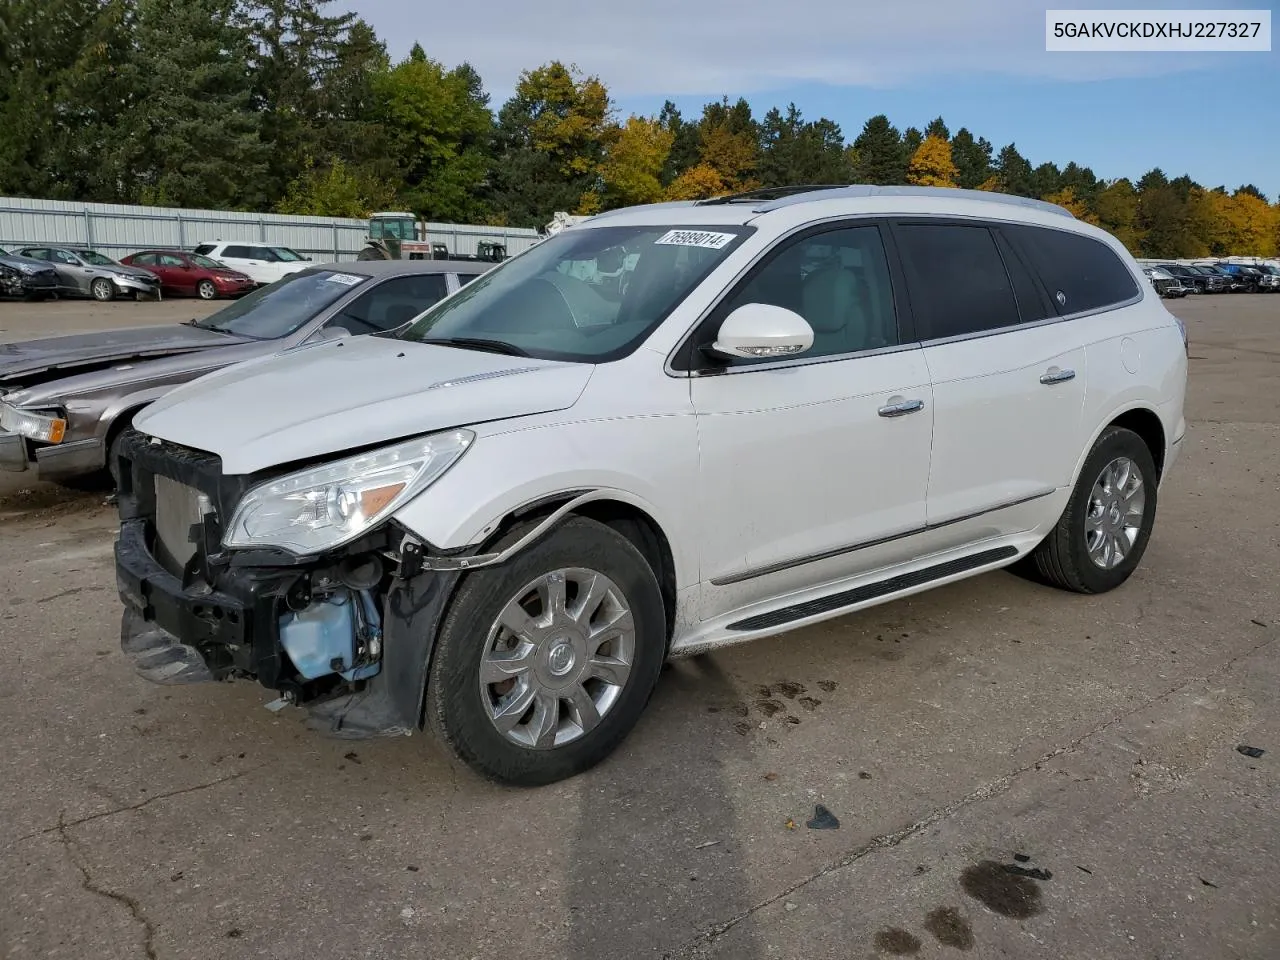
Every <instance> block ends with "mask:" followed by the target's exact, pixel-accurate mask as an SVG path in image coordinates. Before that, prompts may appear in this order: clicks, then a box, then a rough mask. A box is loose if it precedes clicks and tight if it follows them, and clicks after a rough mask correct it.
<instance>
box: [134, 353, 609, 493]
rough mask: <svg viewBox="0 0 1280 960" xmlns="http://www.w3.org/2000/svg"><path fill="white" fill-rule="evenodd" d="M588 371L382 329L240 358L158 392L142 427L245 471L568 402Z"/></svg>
mask: <svg viewBox="0 0 1280 960" xmlns="http://www.w3.org/2000/svg"><path fill="white" fill-rule="evenodd" d="M594 369H595V368H594V367H593V366H591V365H589V364H582V363H559V362H555V361H551V360H535V359H531V358H528V357H509V356H504V355H500V354H494V353H485V352H481V351H478V350H465V349H459V348H456V347H443V346H430V345H427V344H422V343H409V342H406V341H403V340H390V339H386V338H383V337H370V336H365V337H352V338H348V339H344V340H336V341H327V342H324V343H319V344H316V345H314V346H306V347H301V348H298V349H294V350H289V351H286V352H283V353H279V354H274V355H272V356H270V357H266V358H263V359H261V360H250V361H248V362H246V363H238V364H235V365H233V366H230V367H227V368H225V369H223V370H220V371H218V372H216V373H212V374H209V375H208V376H204V377H201V378H200V379H198V380H193V381H191V382H190V383H188V384H186V385H184V386H181V387H178V388H176V389H175V390H172V391H170V392H169V393H167V394H165V395H164V396H163V397H161V398H160V399H159V400H157V401H155V402H154V403H153V404H151V405H150V406H148V407H146V408H145V409H144V410H143V411H142V413H140V414H139V415H138V417H137V418H136V419H135V420H134V425H135V426H136V427H137V428H138V429H139V430H141V431H142V432H144V433H147V434H150V435H151V436H156V437H160V438H162V439H164V440H168V441H170V442H172V443H178V444H182V445H183V446H187V447H193V448H195V449H198V450H205V451H208V452H210V453H215V454H217V455H218V456H219V457H221V458H222V469H223V470H224V471H225V472H226V473H229V474H244V473H253V472H255V471H257V470H261V469H263V468H265V467H270V466H275V465H276V464H282V463H291V462H293V461H297V460H307V459H311V458H315V457H325V456H326V455H330V454H340V453H342V452H343V451H345V450H350V449H352V448H353V447H362V446H365V445H368V444H374V443H381V442H383V441H387V442H390V441H393V440H397V439H400V438H402V437H410V436H414V435H417V434H421V433H429V432H431V431H434V430H446V429H448V428H450V427H461V426H466V425H468V424H474V423H483V422H486V421H490V420H502V419H505V418H508V417H519V416H530V415H533V414H537V413H550V412H552V411H555V410H564V409H566V408H567V407H571V406H573V404H574V403H575V402H576V401H577V399H578V397H579V396H580V395H581V394H582V390H583V388H584V387H585V386H586V385H587V381H588V380H589V379H590V378H591V373H592V371H593V370H594Z"/></svg>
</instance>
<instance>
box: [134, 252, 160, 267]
mask: <svg viewBox="0 0 1280 960" xmlns="http://www.w3.org/2000/svg"><path fill="white" fill-rule="evenodd" d="M155 262H156V255H155V254H154V253H140V254H138V255H137V256H135V257H134V258H133V264H134V266H137V267H150V266H154V265H155Z"/></svg>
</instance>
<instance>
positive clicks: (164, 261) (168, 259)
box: [160, 253, 187, 267]
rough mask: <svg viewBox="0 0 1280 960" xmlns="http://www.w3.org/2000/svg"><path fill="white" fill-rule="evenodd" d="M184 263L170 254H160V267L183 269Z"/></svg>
mask: <svg viewBox="0 0 1280 960" xmlns="http://www.w3.org/2000/svg"><path fill="white" fill-rule="evenodd" d="M186 265H187V263H186V261H185V260H183V259H182V258H181V257H175V256H174V255H173V254H171V253H162V254H160V266H162V267H185V266H186Z"/></svg>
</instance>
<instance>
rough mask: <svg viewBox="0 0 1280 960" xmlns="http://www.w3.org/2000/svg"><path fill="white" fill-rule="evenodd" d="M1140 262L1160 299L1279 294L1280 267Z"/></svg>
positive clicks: (1273, 265) (1209, 262)
mask: <svg viewBox="0 0 1280 960" xmlns="http://www.w3.org/2000/svg"><path fill="white" fill-rule="evenodd" d="M1140 262H1141V263H1142V271H1143V273H1145V274H1146V275H1147V278H1148V279H1149V280H1150V281H1151V282H1152V285H1153V286H1155V288H1156V290H1157V291H1158V292H1159V293H1160V295H1161V296H1162V297H1184V296H1186V295H1187V294H1189V293H1197V294H1200V293H1280V266H1276V265H1275V264H1272V263H1265V262H1261V261H1260V262H1258V263H1252V264H1247V263H1234V262H1231V261H1226V260H1217V261H1209V260H1205V261H1200V262H1196V263H1178V262H1175V261H1160V260H1144V261H1140Z"/></svg>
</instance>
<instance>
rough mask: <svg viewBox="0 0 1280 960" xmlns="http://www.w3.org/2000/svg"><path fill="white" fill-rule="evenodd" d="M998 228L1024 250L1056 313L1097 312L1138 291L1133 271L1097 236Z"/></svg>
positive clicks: (1127, 298) (1137, 294)
mask: <svg viewBox="0 0 1280 960" xmlns="http://www.w3.org/2000/svg"><path fill="white" fill-rule="evenodd" d="M1001 229H1002V230H1004V231H1005V232H1006V234H1007V235H1008V236H1009V238H1010V239H1011V240H1012V241H1013V242H1014V243H1015V244H1017V245H1018V247H1019V248H1020V249H1021V250H1022V251H1023V252H1024V253H1025V254H1026V256H1027V260H1028V261H1029V262H1030V264H1031V267H1032V269H1034V270H1035V271H1036V272H1037V273H1038V274H1039V275H1040V278H1041V280H1043V281H1044V285H1045V288H1046V289H1047V290H1048V291H1049V295H1050V296H1051V297H1052V298H1053V300H1054V301H1055V303H1056V305H1057V310H1058V313H1059V314H1062V315H1067V314H1073V313H1083V312H1086V311H1089V310H1101V309H1103V308H1105V307H1111V306H1115V305H1116V304H1118V303H1125V302H1126V301H1129V300H1132V299H1134V298H1135V297H1137V296H1139V295H1140V290H1139V288H1138V283H1137V281H1136V280H1135V279H1134V277H1133V274H1132V273H1130V272H1129V269H1128V268H1127V267H1126V266H1125V265H1124V262H1123V261H1121V259H1120V258H1119V257H1118V256H1116V253H1115V251H1114V250H1112V249H1111V248H1110V247H1109V246H1107V244H1105V243H1103V242H1102V241H1101V240H1095V239H1094V238H1093V237H1086V236H1082V235H1081V234H1078V233H1069V232H1068V231H1066V230H1054V229H1052V228H1049V227H1032V226H1027V225H1025V224H1017V225H1010V226H1007V227H1002V228H1001Z"/></svg>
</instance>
